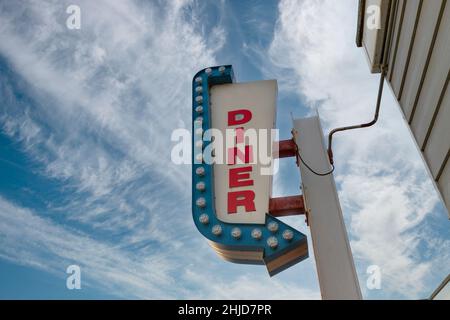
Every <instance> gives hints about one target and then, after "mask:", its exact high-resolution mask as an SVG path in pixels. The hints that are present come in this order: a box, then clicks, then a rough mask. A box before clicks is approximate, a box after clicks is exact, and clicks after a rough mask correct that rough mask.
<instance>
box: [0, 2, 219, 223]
mask: <svg viewBox="0 0 450 320" xmlns="http://www.w3.org/2000/svg"><path fill="white" fill-rule="evenodd" d="M190 3H191V2H190V1H172V2H168V3H165V4H163V8H158V7H157V6H156V4H154V3H148V4H145V5H144V4H142V3H135V2H117V3H116V2H114V3H111V2H107V1H105V2H102V1H95V2H92V1H81V2H78V5H79V6H80V8H81V15H82V19H81V21H82V25H81V29H80V30H69V29H67V28H66V27H65V19H66V18H67V14H66V12H65V8H66V4H65V3H63V2H60V1H50V2H48V3H46V4H45V5H43V6H42V4H41V3H38V2H28V3H26V4H19V3H15V4H11V3H10V4H2V10H1V12H2V15H1V19H2V25H1V27H0V29H1V32H0V53H1V54H2V55H3V56H4V57H5V58H6V59H7V60H8V61H9V62H10V64H11V65H12V67H13V69H14V71H15V72H17V74H18V75H19V76H20V77H22V78H23V79H24V80H25V81H26V85H24V86H23V87H22V88H21V89H23V90H24V91H26V92H27V94H28V95H29V96H31V97H32V99H33V100H34V102H35V103H32V104H30V103H28V102H24V101H18V100H15V99H16V98H15V97H14V96H13V95H12V94H11V95H10V99H11V101H10V103H9V104H7V105H6V106H3V109H2V120H3V121H2V122H3V123H4V128H3V129H4V132H6V133H7V134H9V135H11V136H14V137H15V138H16V139H19V140H21V141H23V142H24V148H26V150H27V151H28V152H29V153H30V154H31V155H34V157H35V158H36V159H37V160H38V161H40V162H41V163H43V164H44V165H45V168H44V169H45V174H46V175H47V176H49V177H52V178H55V179H59V180H63V181H65V182H66V183H67V184H69V185H71V186H72V187H74V188H76V190H78V193H80V194H81V193H83V195H86V194H87V195H88V198H87V199H83V208H82V209H81V210H79V209H78V208H79V206H80V204H81V203H80V202H75V201H74V203H73V204H74V206H71V207H68V208H61V209H64V210H65V211H76V212H74V213H73V214H72V215H71V218H74V219H77V220H80V221H82V222H84V223H92V224H93V225H94V226H96V227H102V228H108V229H110V228H114V227H125V223H126V219H124V218H126V217H127V212H126V211H123V210H120V208H125V207H126V206H127V203H126V199H127V198H129V197H131V195H133V196H134V197H136V198H139V197H140V196H141V195H142V194H146V195H147V197H148V198H150V199H152V201H155V202H156V201H157V200H156V199H158V198H162V196H163V195H164V194H165V193H168V192H175V193H178V194H181V197H182V199H187V198H188V189H187V188H185V186H186V185H188V184H189V182H190V175H189V168H188V167H187V166H175V165H173V164H171V162H170V148H171V142H170V133H171V131H172V130H173V129H175V128H176V127H177V126H178V125H179V123H180V121H181V122H184V123H190V119H189V118H190V104H191V101H190V80H191V76H192V75H193V74H194V73H195V72H196V71H197V70H199V69H200V68H202V67H205V66H208V65H212V64H214V57H213V55H214V52H215V50H219V49H220V47H221V45H223V41H224V37H225V33H224V32H223V30H221V28H219V27H216V28H215V29H214V32H213V34H212V35H211V38H202V37H201V35H199V34H197V33H196V32H195V30H196V28H197V26H196V25H195V19H194V18H195V17H194V18H193V17H192V15H193V14H190V13H189V12H188V11H187V9H188V8H187V7H188V5H190ZM197 14H198V13H197ZM24 16H26V17H27V19H21V17H22V18H23V17H24ZM210 41H212V42H211V43H214V44H215V46H214V47H210V46H208V45H207V43H209V42H210ZM8 81H9V79H6V78H4V81H3V83H2V85H3V87H4V89H3V90H4V91H6V90H9V91H10V90H11V89H10V87H11V84H10V83H9V82H8ZM149 179H150V180H151V184H144V183H143V182H144V180H149ZM138 181H140V183H137V182H138ZM99 201H101V202H103V203H105V205H104V206H103V208H102V209H99V208H98V202H99ZM152 201H142V202H141V205H144V206H147V211H148V210H150V209H151V208H153V207H154V206H153V205H152V204H151V203H152ZM93 207H95V208H96V209H94V208H93ZM113 209H116V210H113ZM102 212H103V215H104V214H105V213H107V214H108V215H111V214H113V215H121V216H113V217H111V219H109V220H108V222H105V221H103V220H104V219H102ZM123 214H124V215H125V217H124V216H123ZM99 218H100V219H99ZM115 218H117V219H115ZM128 218H130V216H129V215H128ZM141 219H142V217H141ZM111 221H116V222H117V224H118V225H117V226H113V225H112V223H111ZM137 222H139V219H138V220H137V221H136V223H137ZM136 223H134V224H131V225H132V226H135V225H136Z"/></svg>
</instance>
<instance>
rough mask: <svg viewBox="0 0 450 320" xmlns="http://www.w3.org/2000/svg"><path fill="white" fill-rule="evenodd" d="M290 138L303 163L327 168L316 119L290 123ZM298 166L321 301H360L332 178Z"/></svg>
mask: <svg viewBox="0 0 450 320" xmlns="http://www.w3.org/2000/svg"><path fill="white" fill-rule="evenodd" d="M294 137H295V141H296V143H297V145H298V148H299V152H300V153H301V155H302V158H303V159H304V161H305V163H307V164H309V166H310V167H312V168H314V170H316V171H321V172H325V171H327V170H329V169H330V163H329V160H328V156H327V153H326V150H325V146H324V142H323V132H322V128H321V125H320V120H319V117H318V116H315V117H312V118H306V119H298V120H294ZM299 166H300V174H301V179H302V187H303V199H304V202H305V211H306V215H307V219H308V223H309V226H310V229H311V238H312V244H313V249H314V257H315V259H316V268H317V275H318V278H319V284H320V291H321V293H322V299H333V300H334V299H351V300H355V299H362V295H361V290H360V287H359V283H358V277H357V275H356V270H355V265H354V262H353V256H352V252H351V249H350V244H349V241H348V237H347V232H346V229H345V224H344V219H343V217H342V211H341V206H340V204H339V198H338V195H337V191H336V185H335V181H334V177H333V175H332V174H329V175H326V176H318V175H316V174H314V173H313V172H311V171H310V170H308V168H306V167H305V165H304V164H303V163H301V162H300V163H299Z"/></svg>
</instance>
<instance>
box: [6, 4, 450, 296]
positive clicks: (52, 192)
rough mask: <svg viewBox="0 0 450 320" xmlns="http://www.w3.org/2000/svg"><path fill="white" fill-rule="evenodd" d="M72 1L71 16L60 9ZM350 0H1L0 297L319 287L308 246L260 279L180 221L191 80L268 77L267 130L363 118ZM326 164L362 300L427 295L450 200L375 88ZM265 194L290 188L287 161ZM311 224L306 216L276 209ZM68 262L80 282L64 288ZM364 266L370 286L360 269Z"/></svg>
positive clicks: (440, 271)
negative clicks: (222, 73)
mask: <svg viewBox="0 0 450 320" xmlns="http://www.w3.org/2000/svg"><path fill="white" fill-rule="evenodd" d="M70 4H77V5H78V6H79V7H80V8H81V29H80V30H69V29H68V28H67V27H66V24H65V22H66V19H67V17H68V15H67V14H66V8H67V6H68V5H70ZM356 9H357V1H352V0H346V1H341V2H340V4H339V5H337V4H336V1H332V0H330V1H300V0H299V1H281V2H277V1H269V0H268V1H259V2H258V1H191V0H179V1H114V2H111V1H100V0H99V1H27V2H17V1H8V0H3V1H0V298H2V299H8V298H64V299H77V298H87V299H92V298H102V299H115V298H125V299H133V298H137V299H141V298H147V299H149V298H150V299H161V298H179V299H183V298H210V299H211V298H212V299H214V298H224V299H227V298H233V299H254V298H261V299H274V298H275V299H277V298H285V299H318V298H320V291H319V287H318V282H317V275H316V273H315V267H314V258H313V256H312V252H311V257H310V258H309V259H307V260H306V261H303V262H302V263H300V264H297V265H296V266H294V267H292V268H290V269H288V270H286V271H284V272H283V273H281V274H279V275H277V276H275V277H273V278H269V276H268V275H267V272H266V270H265V268H264V267H261V266H242V265H234V264H230V263H228V262H224V261H222V260H220V259H219V258H218V257H217V256H216V255H215V253H214V252H213V250H212V249H210V248H209V247H208V245H207V243H206V241H204V239H203V238H202V236H201V235H200V234H199V233H198V232H197V230H196V229H195V226H194V224H193V223H192V221H191V212H190V208H191V199H190V167H189V166H187V165H181V166H178V165H175V164H172V163H171V162H170V151H171V147H172V146H173V143H172V142H171V141H170V137H171V132H172V131H173V130H174V129H177V128H190V125H191V124H190V117H191V98H190V97H191V79H192V76H193V75H194V74H195V73H196V72H197V71H198V70H200V69H202V68H204V67H207V66H212V65H221V64H232V65H233V67H234V70H235V73H236V76H237V80H238V81H252V80H259V79H277V80H278V86H279V97H278V113H277V119H278V120H277V121H278V123H277V125H278V127H279V128H280V138H281V139H284V138H288V137H289V131H290V117H291V116H290V113H291V112H292V113H293V114H294V115H295V116H296V117H302V116H307V115H309V114H313V113H314V112H315V110H316V108H317V109H318V110H319V113H320V115H321V117H322V120H323V124H324V128H325V131H328V130H329V129H330V128H332V127H335V126H340V125H346V124H354V123H359V122H362V121H366V120H369V119H370V118H371V116H372V113H373V107H374V103H375V98H376V93H377V92H376V91H377V86H378V76H376V75H371V74H370V73H369V69H368V66H367V64H366V61H365V58H364V54H363V52H362V51H361V50H360V49H357V48H356V46H355V44H354V38H355V31H356V30H355V28H356V14H357V10H356ZM334 152H335V159H336V172H335V177H336V181H337V185H338V189H339V195H340V198H341V205H342V207H343V213H344V217H345V221H346V225H347V228H348V231H349V237H350V241H351V247H352V250H353V253H354V256H355V263H356V268H357V272H358V276H359V280H360V284H361V288H362V290H363V295H364V297H365V298H369V299H380V298H385V299H391V298H394V299H413V298H424V297H428V296H429V295H430V294H431V292H432V291H433V290H434V289H435V287H437V285H438V284H439V283H440V282H441V281H442V280H443V279H444V278H445V276H446V275H447V274H448V273H449V272H450V235H449V232H448V228H449V221H448V218H447V213H446V211H445V209H444V207H443V206H442V204H441V202H440V200H439V197H438V195H437V194H436V192H435V189H434V187H433V185H432V182H431V181H430V179H429V178H428V175H427V172H426V169H425V167H424V165H423V162H422V160H421V158H420V156H419V153H418V151H417V148H416V147H415V145H414V143H413V140H412V138H411V135H410V133H409V131H408V128H407V126H406V125H405V123H404V121H403V119H402V115H401V113H400V111H399V108H398V107H397V105H396V102H395V100H394V99H393V98H392V94H391V92H390V89H389V88H386V89H385V92H384V98H383V106H382V113H381V119H380V122H379V124H377V126H376V127H375V128H371V129H367V130H364V131H359V132H353V133H346V134H342V135H339V136H338V137H337V138H336V142H335V151H334ZM280 165H281V168H280V172H279V174H278V175H277V176H276V177H275V179H274V190H273V193H274V195H290V194H297V193H298V192H299V189H298V186H299V180H298V179H299V174H298V170H297V168H296V166H295V164H294V163H293V161H289V160H283V161H281V163H280ZM286 221H287V222H288V223H289V224H291V225H293V226H295V227H297V228H298V229H299V230H300V231H302V232H304V233H306V234H309V232H308V229H307V227H306V226H305V224H304V221H303V219H301V218H300V219H299V218H298V217H290V218H286ZM71 264H77V265H79V266H80V267H81V272H82V289H81V290H68V289H66V277H67V275H66V273H65V271H66V268H67V267H68V266H69V265H71ZM370 265H378V266H379V267H380V269H381V272H382V285H381V289H380V290H368V289H367V287H366V280H367V277H368V274H366V269H367V267H368V266H370Z"/></svg>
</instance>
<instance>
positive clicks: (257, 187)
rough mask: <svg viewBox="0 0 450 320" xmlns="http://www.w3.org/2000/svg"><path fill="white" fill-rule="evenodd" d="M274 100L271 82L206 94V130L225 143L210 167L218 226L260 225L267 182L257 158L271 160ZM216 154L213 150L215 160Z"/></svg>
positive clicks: (274, 84)
mask: <svg viewBox="0 0 450 320" xmlns="http://www.w3.org/2000/svg"><path fill="white" fill-rule="evenodd" d="M276 97H277V82H276V80H266V81H257V82H249V83H238V84H234V83H233V84H224V85H218V86H213V87H212V88H211V127H212V128H215V129H218V130H219V131H220V132H221V133H222V135H223V138H224V139H223V141H224V142H225V143H224V145H223V146H220V147H216V149H220V150H221V151H222V155H223V161H222V162H221V163H216V164H214V188H215V189H214V191H215V192H214V194H215V209H216V214H217V218H218V219H219V220H221V221H223V222H227V223H245V224H249V223H256V224H264V223H265V219H266V213H268V211H269V199H270V196H271V190H272V176H271V175H267V174H263V173H264V165H263V164H262V163H261V157H260V154H261V152H262V151H264V152H262V153H264V154H265V156H266V158H267V157H268V156H270V158H271V157H272V155H271V146H272V141H271V139H270V138H271V134H270V133H271V129H273V128H275V109H276ZM261 129H262V130H261ZM255 134H256V136H255ZM251 137H253V139H252V138H251ZM255 137H257V139H254V138H255ZM262 137H264V138H262ZM217 140H219V139H217ZM220 150H215V153H216V156H218V152H219V151H220ZM219 158H222V157H219ZM270 162H272V160H270ZM265 167H267V166H265Z"/></svg>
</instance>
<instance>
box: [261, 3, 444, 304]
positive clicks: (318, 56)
mask: <svg viewBox="0 0 450 320" xmlns="http://www.w3.org/2000/svg"><path fill="white" fill-rule="evenodd" d="M279 11H280V14H279V20H278V22H277V26H276V32H275V35H274V39H273V42H272V44H271V46H270V48H269V54H270V57H271V59H272V62H273V67H271V68H267V70H266V73H267V74H270V76H271V77H274V76H275V77H276V78H278V79H280V80H281V89H282V90H287V91H291V92H296V93H297V94H298V95H299V96H300V98H301V99H302V100H303V101H304V103H305V104H306V105H307V106H308V107H310V108H311V110H312V109H313V108H315V107H318V108H319V113H320V115H321V117H322V119H323V120H324V122H325V127H326V128H327V129H328V130H329V128H333V127H336V126H343V125H351V124H358V123H362V122H367V121H370V120H371V119H372V118H373V113H374V108H375V101H376V94H377V90H378V76H377V75H376V76H372V75H370V73H369V68H368V66H367V64H366V61H365V60H364V53H363V52H362V51H361V50H359V49H357V48H356V45H355V43H354V35H355V32H356V31H355V30H356V14H357V2H355V1H342V3H341V2H339V4H337V3H336V1H308V0H304V1H291V0H286V1H281V2H280V4H279ZM334 154H335V162H336V164H337V171H336V175H337V181H338V182H339V189H340V190H339V191H340V197H341V201H342V205H343V209H344V215H345V217H346V221H347V228H348V229H349V232H350V237H351V245H352V250H353V252H354V255H355V257H356V262H357V265H358V266H359V268H358V269H359V277H360V280H361V283H362V287H363V288H364V287H365V286H364V281H365V280H364V279H365V278H366V277H365V267H364V266H368V265H370V264H378V265H379V266H380V267H381V269H382V273H383V276H384V282H383V288H382V289H383V292H384V296H385V297H389V296H396V297H410V298H411V297H414V298H417V297H423V296H424V294H425V296H426V294H427V293H428V292H427V291H426V290H428V291H430V290H432V288H430V287H427V286H426V283H425V281H426V280H427V278H428V277H429V274H430V271H431V270H432V268H436V267H438V264H437V258H436V259H435V260H433V259H432V258H430V259H426V260H423V259H419V258H418V254H417V253H418V250H419V240H418V232H417V230H416V231H415V228H416V227H417V226H418V225H419V224H420V223H422V222H423V221H424V219H425V218H426V217H427V216H429V214H430V212H432V210H433V209H434V208H435V205H436V204H437V203H438V199H437V196H436V193H435V190H434V188H433V186H432V184H431V181H430V179H429V178H428V176H427V175H426V172H425V169H424V166H423V164H422V162H421V160H420V157H419V155H418V152H417V150H416V148H415V147H414V145H413V140H412V138H411V136H410V134H409V132H408V129H407V127H406V125H405V124H404V122H403V120H402V117H401V114H400V112H399V110H398V107H397V105H396V102H395V100H394V99H393V98H392V94H391V92H390V90H389V89H385V91H384V98H383V102H382V110H381V118H380V121H379V123H378V124H377V125H376V126H375V127H373V128H371V129H366V130H358V131H353V132H348V133H343V134H338V135H336V136H335V143H334ZM434 236H436V235H434ZM437 237H439V235H437ZM442 250H443V249H442ZM365 295H366V297H367V296H369V297H370V296H371V293H370V292H365Z"/></svg>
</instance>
